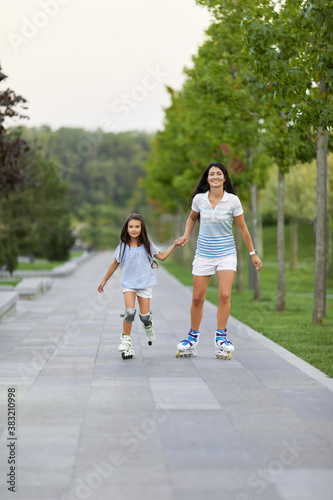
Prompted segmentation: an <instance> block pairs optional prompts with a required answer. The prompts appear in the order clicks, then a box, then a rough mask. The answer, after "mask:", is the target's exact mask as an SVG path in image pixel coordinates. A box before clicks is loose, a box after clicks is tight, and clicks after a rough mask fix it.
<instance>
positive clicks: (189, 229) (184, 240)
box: [178, 210, 199, 247]
mask: <svg viewBox="0 0 333 500" xmlns="http://www.w3.org/2000/svg"><path fill="white" fill-rule="evenodd" d="M198 217H199V212H195V211H194V210H191V213H190V215H189V216H188V219H187V221H186V225H185V232H184V234H183V236H181V237H180V238H178V241H179V242H180V243H179V244H180V245H181V246H182V247H183V246H184V245H186V243H187V242H188V241H189V239H190V234H191V232H192V229H193V228H194V226H195V223H196V221H197V219H198Z"/></svg>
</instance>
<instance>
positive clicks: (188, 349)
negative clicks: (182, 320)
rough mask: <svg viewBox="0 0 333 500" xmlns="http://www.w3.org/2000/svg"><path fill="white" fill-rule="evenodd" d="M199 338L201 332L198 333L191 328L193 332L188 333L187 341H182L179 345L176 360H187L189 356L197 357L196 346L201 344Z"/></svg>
mask: <svg viewBox="0 0 333 500" xmlns="http://www.w3.org/2000/svg"><path fill="white" fill-rule="evenodd" d="M199 336H200V332H199V331H197V332H196V331H194V330H192V328H191V330H190V331H189V332H188V337H187V339H185V340H182V341H181V342H180V343H179V344H178V345H177V349H178V351H177V352H176V358H186V357H189V356H195V355H196V353H197V351H196V346H197V345H198V342H199Z"/></svg>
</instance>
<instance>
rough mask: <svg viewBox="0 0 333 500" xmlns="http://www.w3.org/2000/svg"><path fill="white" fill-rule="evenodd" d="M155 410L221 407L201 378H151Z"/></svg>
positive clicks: (212, 408) (214, 408)
mask: <svg viewBox="0 0 333 500" xmlns="http://www.w3.org/2000/svg"><path fill="white" fill-rule="evenodd" d="M149 381H150V385H151V388H152V391H153V395H154V401H155V405H156V407H157V408H160V409H163V408H170V407H173V408H174V409H175V410H176V409H177V410H183V409H191V410H219V409H220V408H221V407H220V405H219V403H218V401H217V399H216V398H215V396H214V394H213V393H212V392H211V390H210V389H209V387H208V386H207V384H206V383H205V382H204V380H202V379H201V378H192V377H151V378H150V379H149Z"/></svg>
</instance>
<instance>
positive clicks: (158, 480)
mask: <svg viewBox="0 0 333 500" xmlns="http://www.w3.org/2000/svg"><path fill="white" fill-rule="evenodd" d="M99 466H100V464H99V463H97V464H96V465H95V466H94V467H92V468H89V469H88V470H87V471H85V472H84V473H82V474H81V475H80V477H79V478H78V479H79V480H80V482H79V481H78V480H77V481H75V482H74V484H73V485H72V487H71V489H70V490H68V491H67V492H63V495H64V496H61V497H60V499H61V500H71V499H72V498H74V499H75V500H76V499H79V498H83V497H84V496H87V498H88V496H89V497H91V498H96V500H97V499H98V500H110V498H114V499H116V500H127V499H128V498H131V500H142V499H143V498H146V499H148V500H150V499H154V498H160V499H163V500H174V496H173V492H172V489H171V488H170V484H169V480H168V475H167V473H166V471H165V469H164V468H163V467H161V466H159V465H158V464H155V465H154V466H151V467H150V468H149V470H147V468H145V466H144V464H136V465H133V466H132V467H131V466H128V465H127V464H126V463H125V464H123V465H118V466H115V467H113V468H108V467H107V465H106V464H104V470H103V464H102V465H101V466H100V467H99ZM134 485H136V486H135V487H134ZM73 496H74V497H73Z"/></svg>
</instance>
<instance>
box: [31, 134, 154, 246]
mask: <svg viewBox="0 0 333 500" xmlns="http://www.w3.org/2000/svg"><path fill="white" fill-rule="evenodd" d="M24 137H26V138H27V139H28V140H29V142H33V141H37V143H38V144H39V145H40V147H41V152H42V154H43V156H44V157H45V158H48V159H53V161H56V162H57V163H58V164H59V168H60V175H61V177H62V178H63V179H64V180H65V181H66V182H67V184H68V187H69V194H70V200H71V222H72V227H73V229H74V230H75V233H76V236H77V237H78V238H79V239H80V240H83V242H84V243H86V244H88V245H89V246H91V247H93V248H96V249H105V248H110V247H114V246H115V245H117V244H118V241H119V234H120V229H121V227H122V224H123V221H124V220H125V219H126V217H127V216H128V214H129V213H131V212H141V213H142V214H143V215H144V216H145V217H146V218H148V219H151V218H152V213H153V212H154V209H153V207H152V206H149V205H148V204H147V201H146V195H145V190H144V187H143V185H142V179H143V178H144V177H145V176H146V172H145V170H144V168H143V163H144V162H145V161H146V159H147V156H148V153H149V152H150V149H151V141H152V137H151V136H150V135H149V134H146V133H141V132H136V131H133V132H122V133H119V134H114V133H105V132H103V131H102V130H96V131H94V132H89V131H86V130H84V129H75V128H68V127H62V128H60V129H58V130H55V131H52V130H51V129H50V128H48V127H40V128H30V129H25V130H24Z"/></svg>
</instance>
